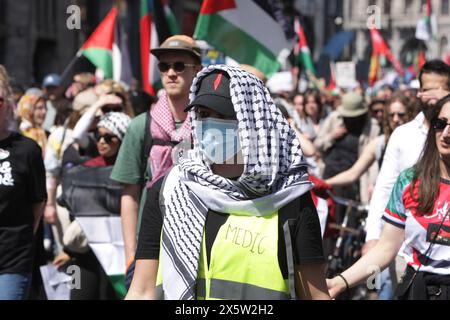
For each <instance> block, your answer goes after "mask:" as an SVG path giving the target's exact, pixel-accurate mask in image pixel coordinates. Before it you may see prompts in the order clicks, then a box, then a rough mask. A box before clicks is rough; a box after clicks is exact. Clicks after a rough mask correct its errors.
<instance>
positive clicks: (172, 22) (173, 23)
mask: <svg viewBox="0 0 450 320" xmlns="http://www.w3.org/2000/svg"><path fill="white" fill-rule="evenodd" d="M161 2H162V5H163V10H164V16H165V17H166V21H167V24H168V25H169V31H170V33H171V34H172V35H175V34H181V30H180V26H179V25H178V22H177V19H176V18H175V16H174V14H173V12H172V10H171V9H170V7H169V3H168V0H161Z"/></svg>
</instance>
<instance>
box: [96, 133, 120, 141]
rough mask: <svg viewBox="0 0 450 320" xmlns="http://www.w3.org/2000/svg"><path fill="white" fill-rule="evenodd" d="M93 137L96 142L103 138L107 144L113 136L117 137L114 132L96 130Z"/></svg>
mask: <svg viewBox="0 0 450 320" xmlns="http://www.w3.org/2000/svg"><path fill="white" fill-rule="evenodd" d="M94 137H95V140H96V141H97V142H99V141H100V140H101V139H102V138H103V140H104V141H105V142H106V143H107V144H110V143H111V142H112V140H113V139H114V138H116V139H118V138H117V136H116V135H114V134H109V133H105V134H100V132H98V131H95V132H94Z"/></svg>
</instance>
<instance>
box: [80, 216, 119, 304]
mask: <svg viewBox="0 0 450 320" xmlns="http://www.w3.org/2000/svg"><path fill="white" fill-rule="evenodd" d="M76 220H77V222H78V223H79V224H80V227H81V229H82V230H83V232H84V234H85V235H86V238H87V240H88V243H89V246H90V248H91V249H92V251H93V252H94V254H95V256H96V257H97V259H98V261H99V262H100V264H101V266H102V267H103V270H105V272H106V274H107V276H108V277H109V280H110V281H111V284H112V286H113V288H114V290H115V291H116V294H117V296H118V298H120V299H122V298H124V297H125V295H126V289H125V251H124V250H125V249H124V243H123V237H122V224H121V219H120V217H117V216H116V217H77V218H76Z"/></svg>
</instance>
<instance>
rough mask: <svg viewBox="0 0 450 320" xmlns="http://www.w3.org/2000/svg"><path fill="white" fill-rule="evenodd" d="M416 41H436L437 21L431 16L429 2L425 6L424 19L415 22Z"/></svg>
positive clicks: (428, 0) (429, 0)
mask: <svg viewBox="0 0 450 320" xmlns="http://www.w3.org/2000/svg"><path fill="white" fill-rule="evenodd" d="M416 39H419V40H423V41H429V40H436V39H437V21H436V16H435V15H434V14H433V9H432V6H431V0H427V2H426V4H425V17H423V18H422V19H420V20H419V21H418V22H417V27H416Z"/></svg>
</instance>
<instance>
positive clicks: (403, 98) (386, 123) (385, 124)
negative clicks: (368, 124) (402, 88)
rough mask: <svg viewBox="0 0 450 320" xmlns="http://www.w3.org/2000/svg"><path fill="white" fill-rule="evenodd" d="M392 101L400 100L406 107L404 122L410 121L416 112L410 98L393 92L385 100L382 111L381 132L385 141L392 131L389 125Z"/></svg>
mask: <svg viewBox="0 0 450 320" xmlns="http://www.w3.org/2000/svg"><path fill="white" fill-rule="evenodd" d="M394 102H400V103H401V104H402V105H404V106H405V108H406V117H405V119H404V120H405V123H406V122H409V121H411V120H412V119H413V118H414V116H415V115H416V113H417V110H416V106H415V105H414V104H413V102H412V101H411V99H409V98H408V97H407V96H405V95H404V94H403V93H400V92H398V93H395V94H394V95H393V96H392V98H391V99H389V100H388V101H386V102H385V109H384V113H383V122H382V126H383V128H382V129H383V133H384V139H385V141H386V144H387V142H388V141H389V138H390V137H391V134H392V132H393V131H394V129H392V128H391V126H390V125H389V108H390V106H391V105H392V104H393V103H394Z"/></svg>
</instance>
